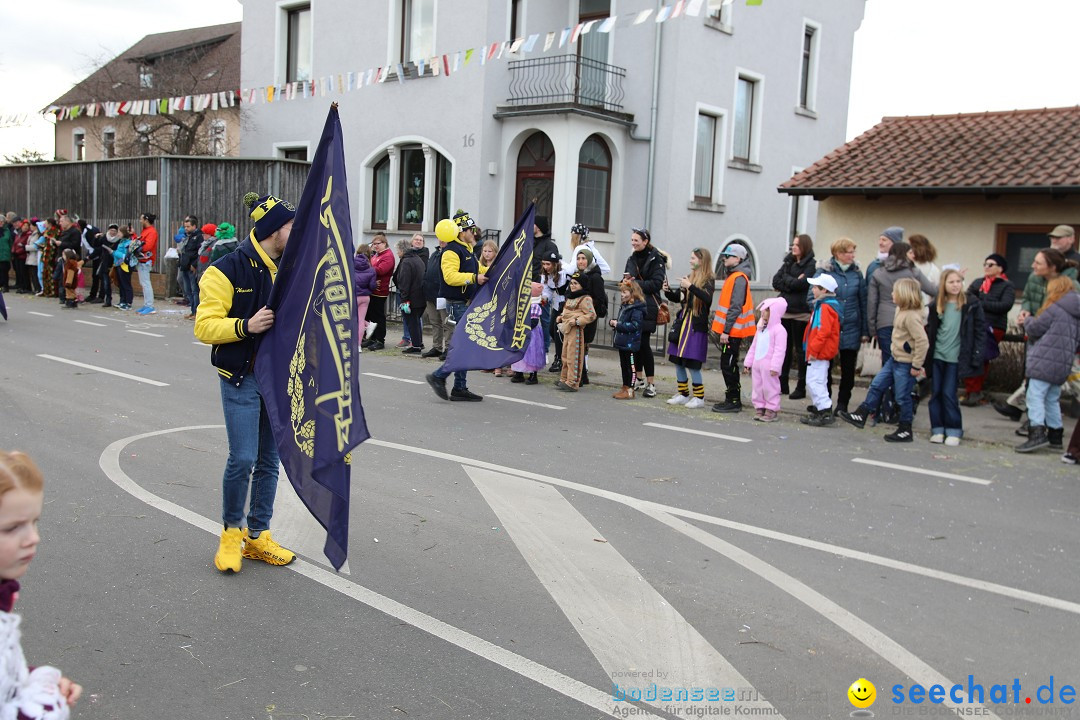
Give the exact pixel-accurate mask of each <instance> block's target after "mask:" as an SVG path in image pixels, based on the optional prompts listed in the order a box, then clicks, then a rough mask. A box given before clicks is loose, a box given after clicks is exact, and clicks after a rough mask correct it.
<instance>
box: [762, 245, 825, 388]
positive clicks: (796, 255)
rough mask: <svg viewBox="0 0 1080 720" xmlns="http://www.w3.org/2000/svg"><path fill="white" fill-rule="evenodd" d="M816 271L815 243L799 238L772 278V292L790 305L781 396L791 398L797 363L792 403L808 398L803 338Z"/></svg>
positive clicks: (785, 320) (781, 375)
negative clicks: (810, 291) (808, 297)
mask: <svg viewBox="0 0 1080 720" xmlns="http://www.w3.org/2000/svg"><path fill="white" fill-rule="evenodd" d="M816 271H817V262H816V260H815V259H814V241H813V240H811V239H810V236H809V235H796V236H795V239H794V240H792V241H791V252H789V253H788V254H787V255H786V256H785V257H784V264H783V265H781V266H780V269H779V270H777V271H776V275H773V279H772V286H773V290H776V291H777V292H778V293H780V297H782V298H784V300H786V301H787V304H788V309H787V312H786V313H784V317H783V318H781V320H780V324H781V325H783V326H784V329H785V330H787V337H788V347H787V352H786V353H785V354H784V364H783V366H782V367H781V368H780V393H781V394H782V395H787V394H788V389H789V384H788V383H789V380H788V375H789V373H790V372H791V363H792V361H793V360H794V361H795V362H796V363H797V368H798V374H799V380H798V384H797V385H796V386H795V391H794V392H792V393H791V395H790V397H791V399H792V400H800V399H802V398H804V397H806V356H805V355H804V354H803V334H804V333H805V332H806V324H807V323H808V322H810V305H809V304H808V302H807V299H806V297H807V294H808V292H809V290H810V283H808V282H807V280H809V279H810V278H812V277H814V274H815V273H816Z"/></svg>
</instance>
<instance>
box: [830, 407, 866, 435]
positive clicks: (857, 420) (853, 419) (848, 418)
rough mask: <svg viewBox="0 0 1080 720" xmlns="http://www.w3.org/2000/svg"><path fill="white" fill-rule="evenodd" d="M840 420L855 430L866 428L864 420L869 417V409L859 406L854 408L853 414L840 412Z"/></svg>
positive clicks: (844, 411)
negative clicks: (852, 426) (855, 428)
mask: <svg viewBox="0 0 1080 720" xmlns="http://www.w3.org/2000/svg"><path fill="white" fill-rule="evenodd" d="M838 414H839V415H840V419H841V420H843V421H844V422H846V423H851V424H852V425H854V426H855V427H857V428H860V429H862V428H864V427H866V420H867V418H869V417H870V408H868V407H866V406H865V405H859V407H857V408H855V412H852V413H849V412H848V411H846V410H841V411H840V412H839V413H838Z"/></svg>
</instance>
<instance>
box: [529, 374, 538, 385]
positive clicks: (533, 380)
mask: <svg viewBox="0 0 1080 720" xmlns="http://www.w3.org/2000/svg"><path fill="white" fill-rule="evenodd" d="M538 382H540V381H539V380H537V379H536V373H534V372H531V373H529V377H527V378H525V384H526V385H536V384H537V383H538Z"/></svg>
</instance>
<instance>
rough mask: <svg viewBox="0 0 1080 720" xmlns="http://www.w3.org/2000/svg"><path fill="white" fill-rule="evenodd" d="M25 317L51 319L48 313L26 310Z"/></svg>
mask: <svg viewBox="0 0 1080 720" xmlns="http://www.w3.org/2000/svg"><path fill="white" fill-rule="evenodd" d="M26 314H27V315H37V316H38V317H52V315H50V314H49V313H43V312H37V311H36V310H27V311H26Z"/></svg>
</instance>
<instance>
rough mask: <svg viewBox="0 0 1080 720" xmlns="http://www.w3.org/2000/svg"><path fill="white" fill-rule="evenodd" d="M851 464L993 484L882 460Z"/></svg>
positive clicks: (857, 461) (859, 459) (987, 481)
mask: <svg viewBox="0 0 1080 720" xmlns="http://www.w3.org/2000/svg"><path fill="white" fill-rule="evenodd" d="M851 462H853V463H862V464H863V465H876V466H877V467H883V468H888V469H890V470H903V471H904V472H909V473H917V474H919V475H930V476H931V477H939V478H945V479H946V480H959V481H961V482H967V483H974V484H975V485H991V484H992V482H991V481H990V480H980V479H979V478H970V477H964V476H963V475H953V474H952V473H947V472H941V471H940V470H924V469H923V468H917V467H909V466H907V465H897V464H895V463H887V462H882V461H881V460H867V459H866V458H851Z"/></svg>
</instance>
